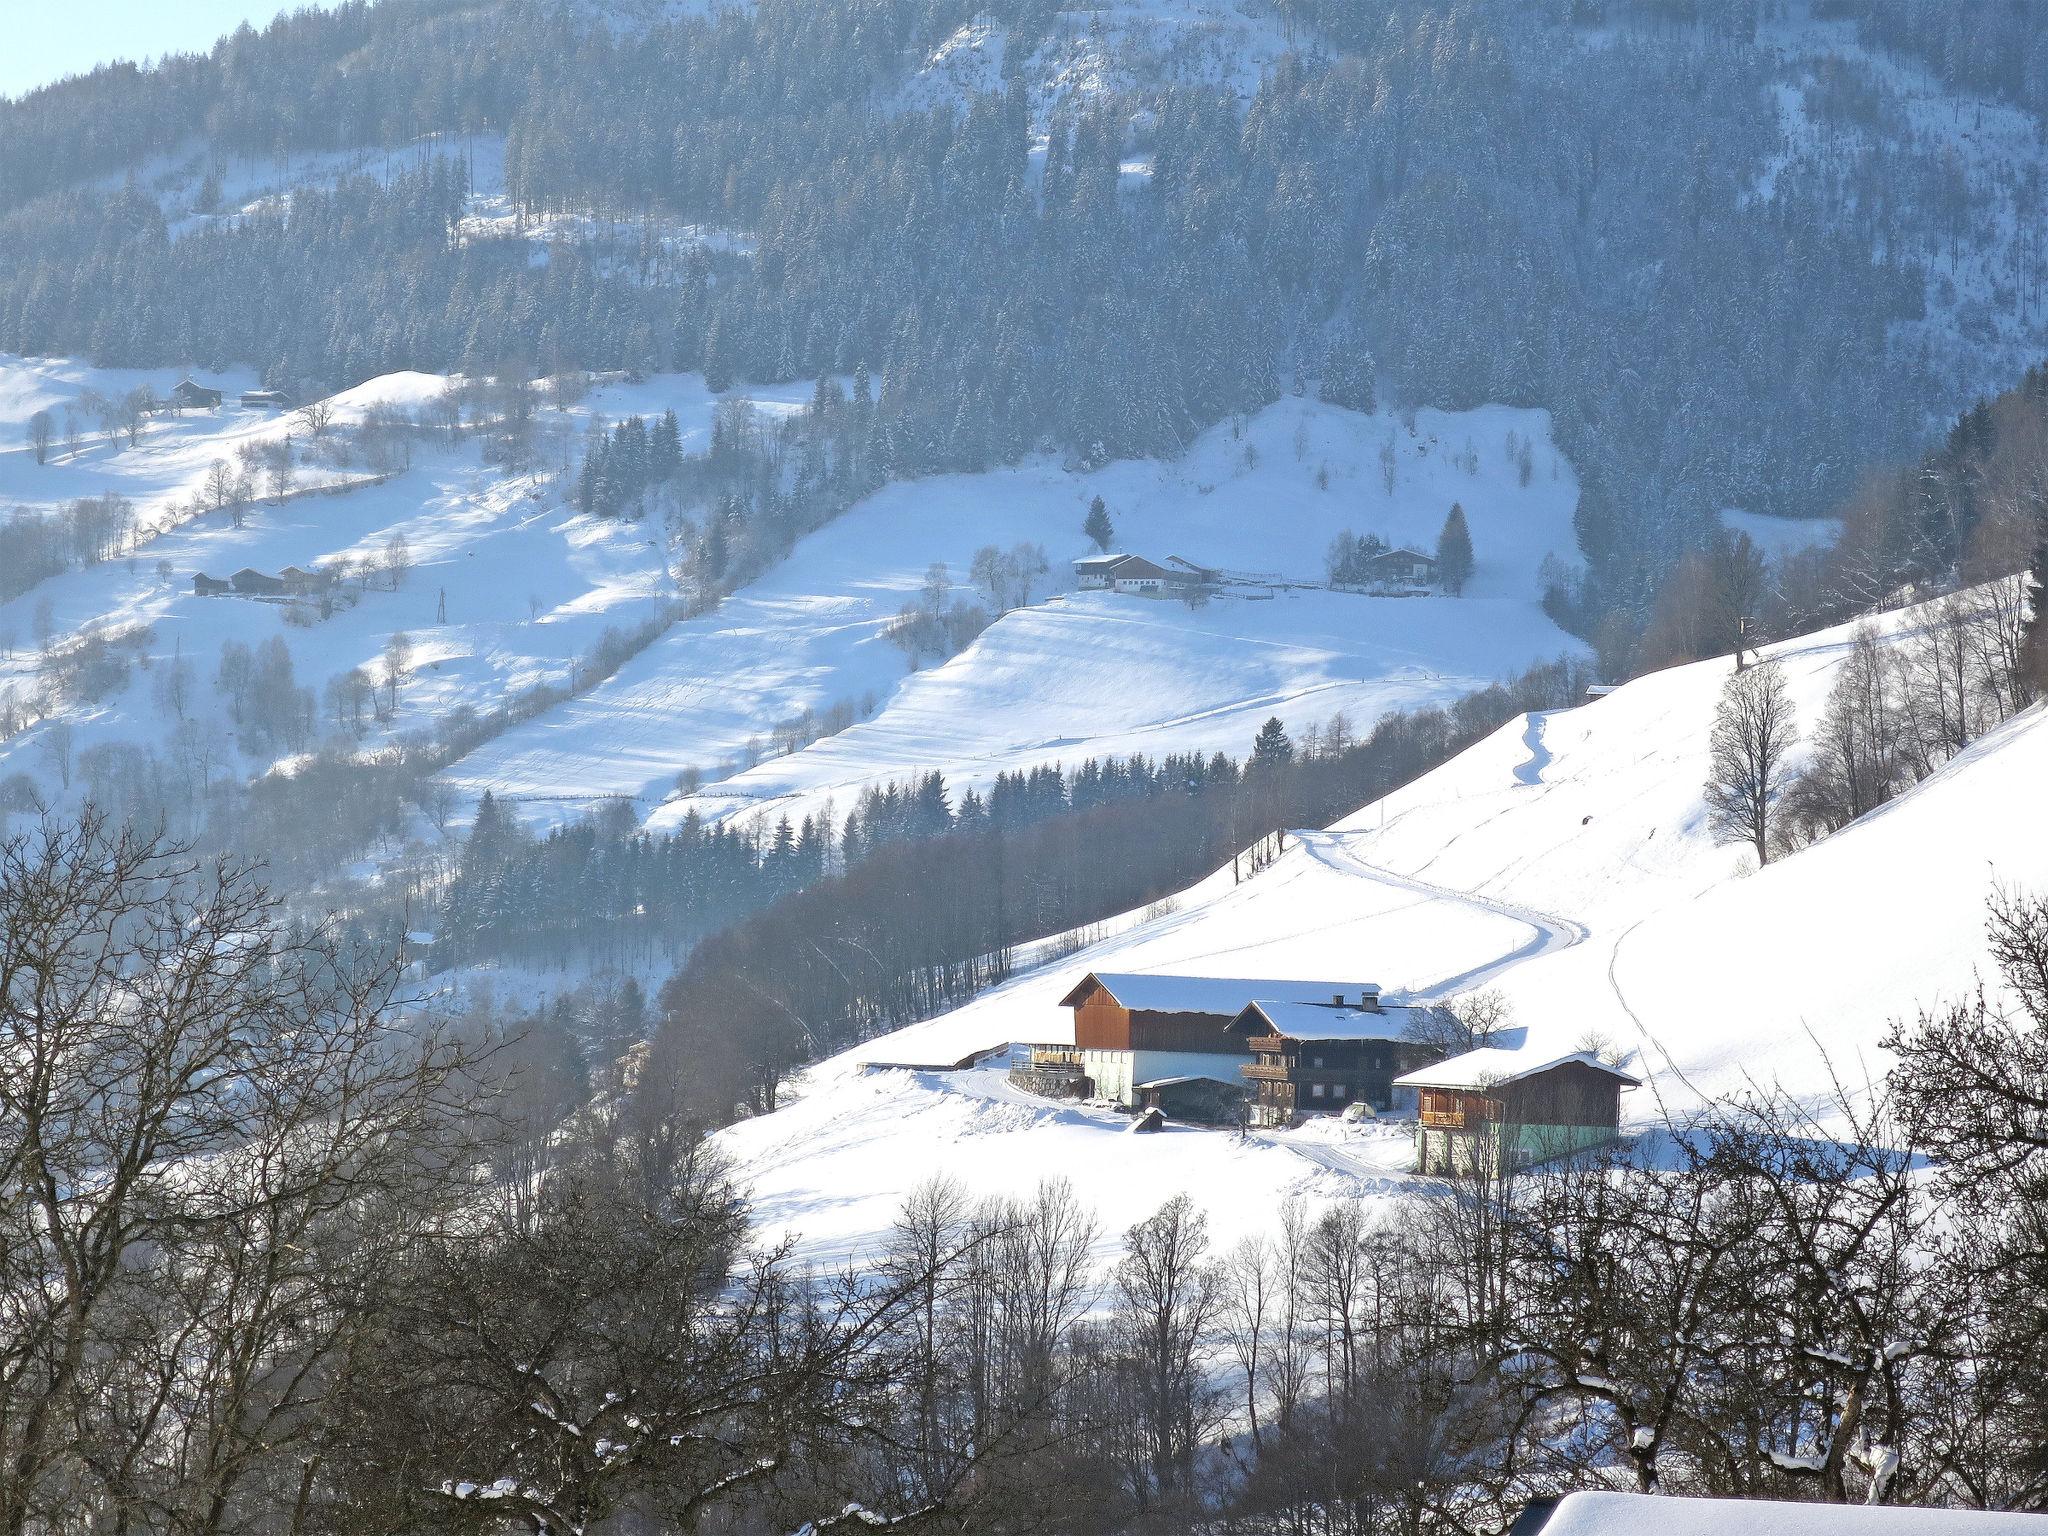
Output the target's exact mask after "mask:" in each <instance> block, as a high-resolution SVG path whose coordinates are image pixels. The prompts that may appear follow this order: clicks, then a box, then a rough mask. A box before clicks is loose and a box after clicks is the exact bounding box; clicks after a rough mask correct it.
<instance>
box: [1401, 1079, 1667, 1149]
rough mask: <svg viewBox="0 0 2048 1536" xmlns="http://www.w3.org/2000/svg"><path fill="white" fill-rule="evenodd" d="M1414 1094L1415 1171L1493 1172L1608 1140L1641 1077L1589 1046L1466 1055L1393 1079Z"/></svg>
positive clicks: (1597, 1144)
mask: <svg viewBox="0 0 2048 1536" xmlns="http://www.w3.org/2000/svg"><path fill="white" fill-rule="evenodd" d="M1394 1086H1395V1087H1397V1088H1413V1089H1414V1090H1416V1093H1417V1095H1418V1102H1417V1114H1416V1125H1415V1161H1416V1168H1417V1169H1418V1171H1420V1172H1422V1173H1441V1174H1450V1175H1489V1176H1490V1175H1497V1174H1500V1173H1504V1172H1508V1171H1511V1170H1513V1169H1515V1168H1524V1167H1527V1166H1529V1165H1530V1164H1531V1163H1540V1162H1544V1161H1547V1160H1548V1159H1550V1158H1553V1157H1563V1156H1566V1155H1567V1154H1569V1153H1573V1152H1580V1151H1583V1150H1585V1149H1586V1148H1587V1147H1596V1146H1599V1145H1600V1144H1601V1143H1602V1142H1606V1141H1612V1140H1613V1139H1614V1138H1615V1137H1616V1136H1617V1135H1619V1134H1620V1131H1621V1090H1622V1089H1624V1088H1636V1087H1640V1086H1641V1082H1640V1080H1639V1079H1637V1078H1635V1077H1633V1076H1631V1075H1630V1074H1629V1073H1627V1072H1624V1071H1622V1070H1621V1069H1620V1068H1619V1067H1612V1066H1609V1065H1608V1064H1607V1063H1606V1062H1604V1061H1602V1060H1601V1059H1600V1058H1599V1057H1597V1056H1595V1055H1593V1054H1592V1053H1591V1052H1588V1051H1575V1052H1573V1053H1571V1054H1570V1055H1567V1056H1553V1057H1549V1058H1545V1057H1543V1056H1540V1055H1534V1054H1531V1053H1529V1052H1525V1051H1508V1050H1501V1049H1498V1048H1488V1049H1485V1050H1477V1051H1467V1052H1466V1053H1465V1054H1464V1055H1462V1056H1453V1057H1451V1058H1450V1060H1448V1061H1440V1062H1438V1063H1436V1065H1434V1066H1429V1067H1423V1068H1420V1069H1419V1070H1417V1071H1413V1072H1409V1073H1406V1074H1404V1075H1403V1076H1401V1077H1398V1078H1396V1079H1394Z"/></svg>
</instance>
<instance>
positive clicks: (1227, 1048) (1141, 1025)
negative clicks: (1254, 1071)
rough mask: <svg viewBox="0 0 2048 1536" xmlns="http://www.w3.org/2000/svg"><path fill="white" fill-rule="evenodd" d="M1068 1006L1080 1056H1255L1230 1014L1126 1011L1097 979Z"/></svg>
mask: <svg viewBox="0 0 2048 1536" xmlns="http://www.w3.org/2000/svg"><path fill="white" fill-rule="evenodd" d="M1068 1006H1070V1007H1071V1008H1072V1009H1073V1010H1074V1045H1075V1047H1076V1048H1077V1049H1080V1050H1084V1051H1207V1052H1209V1053H1211V1054H1214V1055H1218V1056H1249V1055H1250V1054H1251V1049H1250V1047H1249V1046H1247V1045H1246V1044H1245V1042H1244V1040H1243V1039H1242V1037H1240V1036H1238V1035H1234V1034H1232V1033H1231V1032H1230V1029H1229V1024H1230V1020H1231V1018H1232V1015H1230V1014H1227V1013H1164V1012H1158V1011H1153V1010H1146V1009H1131V1008H1126V1007H1124V1005H1123V1004H1121V1003H1119V1002H1118V1001H1117V1000H1116V999H1115V998H1114V997H1113V996H1111V995H1110V992H1109V989H1108V988H1107V987H1105V986H1103V985H1102V983H1101V982H1099V981H1097V980H1095V978H1094V977H1092V976H1091V977H1089V978H1088V979H1087V980H1086V981H1084V982H1083V983H1082V984H1081V985H1080V986H1079V987H1077V988H1075V990H1074V991H1073V992H1071V993H1069V994H1068Z"/></svg>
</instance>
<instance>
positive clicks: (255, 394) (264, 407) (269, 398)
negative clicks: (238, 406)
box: [242, 389, 296, 411]
mask: <svg viewBox="0 0 2048 1536" xmlns="http://www.w3.org/2000/svg"><path fill="white" fill-rule="evenodd" d="M295 403H296V402H295V401H294V400H293V399H292V397H291V396H290V395H288V394H286V393H285V392H284V391H283V390H281V389H245V390H243V391H242V404H244V405H246V406H248V407H249V408H250V409H251V410H255V411H288V410H290V409H291V408H292V406H293V405H294V404H295Z"/></svg>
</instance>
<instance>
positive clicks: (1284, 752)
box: [1248, 715, 1294, 772]
mask: <svg viewBox="0 0 2048 1536" xmlns="http://www.w3.org/2000/svg"><path fill="white" fill-rule="evenodd" d="M1293 761H1294V743H1293V742H1292V741H1290V740H1289V739H1288V736H1287V727H1286V726H1284V725H1282V724H1281V723H1280V717H1279V716H1278V715H1274V716H1272V717H1271V718H1270V719H1268V720H1267V721H1266V723H1265V724H1264V725H1262V726H1260V727H1259V734H1258V737H1257V739H1256V740H1254V741H1253V742H1252V760H1251V762H1250V764H1249V765H1248V766H1249V767H1250V768H1251V769H1252V770H1253V771H1255V772H1256V771H1259V770H1263V769H1269V768H1285V767H1286V766H1287V765H1288V764H1289V763H1291V762H1293Z"/></svg>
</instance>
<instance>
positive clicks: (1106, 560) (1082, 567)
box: [1074, 555, 1131, 571]
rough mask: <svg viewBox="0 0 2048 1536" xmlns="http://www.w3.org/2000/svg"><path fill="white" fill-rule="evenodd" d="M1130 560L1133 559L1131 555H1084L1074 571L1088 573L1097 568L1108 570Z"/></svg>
mask: <svg viewBox="0 0 2048 1536" xmlns="http://www.w3.org/2000/svg"><path fill="white" fill-rule="evenodd" d="M1130 558H1131V557H1130V556H1129V555H1083V556H1082V557H1081V558H1080V559H1078V560H1076V561H1075V562H1074V569H1075V570H1077V571H1086V570H1093V569H1095V568H1096V567H1097V566H1101V567H1103V568H1105V569H1107V568H1108V567H1110V566H1112V565H1117V564H1120V563H1121V562H1123V561H1125V560H1128V559H1130Z"/></svg>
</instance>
